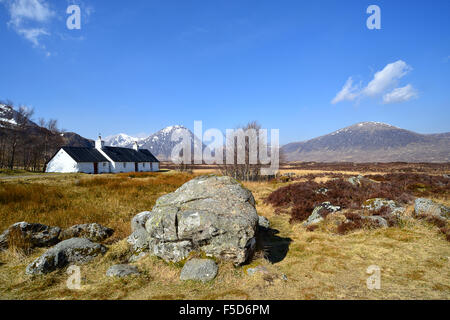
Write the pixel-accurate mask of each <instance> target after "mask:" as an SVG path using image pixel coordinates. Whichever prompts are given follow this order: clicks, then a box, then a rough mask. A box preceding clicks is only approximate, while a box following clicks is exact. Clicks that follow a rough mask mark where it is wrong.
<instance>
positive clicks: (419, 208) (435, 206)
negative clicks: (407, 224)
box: [414, 198, 450, 219]
mask: <svg viewBox="0 0 450 320" xmlns="http://www.w3.org/2000/svg"><path fill="white" fill-rule="evenodd" d="M414 215H415V216H416V217H417V216H422V215H432V216H437V217H439V218H443V219H449V218H450V208H449V207H447V206H444V205H443V204H439V203H436V202H434V201H433V200H430V199H425V198H418V199H416V201H415V202H414Z"/></svg>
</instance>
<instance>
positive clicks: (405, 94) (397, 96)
mask: <svg viewBox="0 0 450 320" xmlns="http://www.w3.org/2000/svg"><path fill="white" fill-rule="evenodd" d="M417 97H418V93H417V91H416V89H414V88H413V86H412V85H410V84H408V85H407V86H404V87H402V88H396V89H394V90H392V91H391V92H389V93H386V94H385V95H384V96H383V103H386V104H387V103H397V102H405V101H408V100H411V99H414V98H417Z"/></svg>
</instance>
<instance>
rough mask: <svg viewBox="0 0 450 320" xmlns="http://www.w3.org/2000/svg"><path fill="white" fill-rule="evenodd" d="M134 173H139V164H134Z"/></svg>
mask: <svg viewBox="0 0 450 320" xmlns="http://www.w3.org/2000/svg"><path fill="white" fill-rule="evenodd" d="M134 171H135V172H139V164H138V163H137V162H135V163H134Z"/></svg>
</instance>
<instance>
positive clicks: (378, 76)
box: [362, 60, 412, 96]
mask: <svg viewBox="0 0 450 320" xmlns="http://www.w3.org/2000/svg"><path fill="white" fill-rule="evenodd" d="M410 70H412V68H411V67H410V66H408V65H407V64H406V63H405V62H404V61H402V60H398V61H396V62H394V63H389V64H388V65H387V66H386V67H384V68H383V70H381V71H378V72H377V73H375V76H374V77H373V80H372V81H370V82H369V84H368V85H367V87H365V88H364V89H363V91H362V93H363V94H364V95H367V96H376V95H379V94H382V93H383V92H385V91H386V90H388V89H390V88H392V87H394V86H396V85H397V83H398V80H399V79H401V78H402V77H404V76H405V75H406V74H407V73H408V72H409V71H410Z"/></svg>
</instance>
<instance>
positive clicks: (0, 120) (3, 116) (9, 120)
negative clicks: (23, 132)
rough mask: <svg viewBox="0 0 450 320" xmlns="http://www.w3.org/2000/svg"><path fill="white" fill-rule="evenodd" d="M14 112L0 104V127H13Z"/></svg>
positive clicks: (14, 121) (14, 122)
mask: <svg viewBox="0 0 450 320" xmlns="http://www.w3.org/2000/svg"><path fill="white" fill-rule="evenodd" d="M14 112H15V111H14V110H13V108H11V107H9V106H7V105H4V104H0V126H1V127H3V126H6V125H11V124H12V125H15V124H17V123H16V120H15V119H14Z"/></svg>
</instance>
